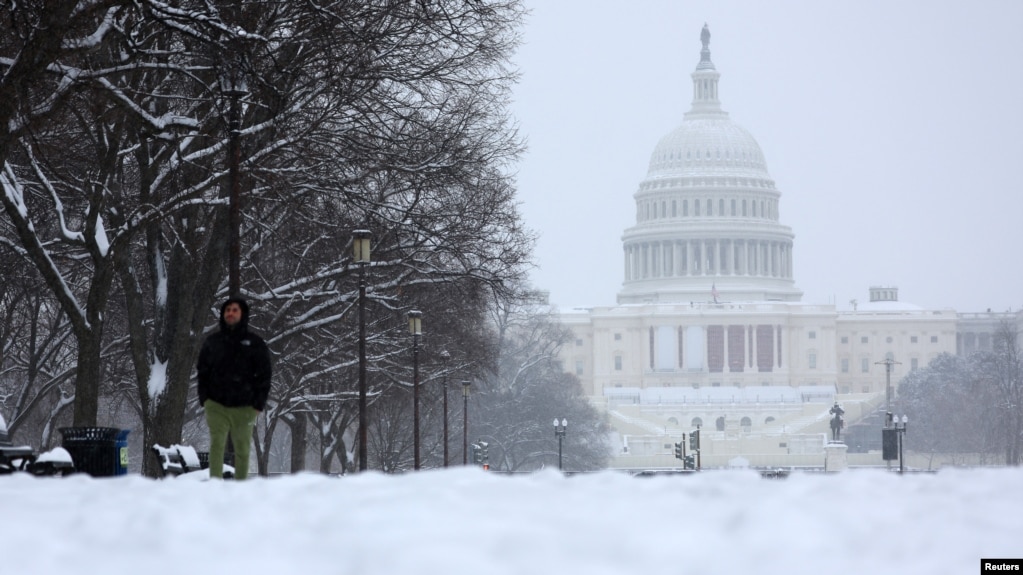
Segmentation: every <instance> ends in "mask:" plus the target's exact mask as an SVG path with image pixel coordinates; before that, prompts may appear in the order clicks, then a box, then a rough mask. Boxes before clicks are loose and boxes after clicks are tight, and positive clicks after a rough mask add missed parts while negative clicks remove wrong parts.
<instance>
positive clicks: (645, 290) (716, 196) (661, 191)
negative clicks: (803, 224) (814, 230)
mask: <svg viewBox="0 0 1023 575" xmlns="http://www.w3.org/2000/svg"><path fill="white" fill-rule="evenodd" d="M700 40H701V42H702V43H703V50H701V51H700V63H699V64H698V65H697V67H696V70H695V71H694V72H693V73H692V75H691V76H692V78H693V101H692V107H691V108H690V110H689V112H687V113H686V115H685V119H684V120H683V121H682V124H681V125H680V126H678V127H677V128H675V129H674V130H672V131H671V132H670V133H668V134H667V135H666V136H664V137H663V138H661V140H660V141H659V142H658V143H657V146H656V147H655V148H654V152H653V154H651V156H650V167H649V169H648V171H647V175H646V178H645V179H644V180H643V181H642V182H641V183H640V185H639V189H638V190H637V191H636V193H635V194H634V198H635V200H636V224H635V225H634V226H631V227H629V228H628V229H626V230H625V233H624V234H623V235H622V245H623V251H624V257H625V262H624V263H625V281H624V282H623V284H622V289H621V291H619V292H618V303H619V304H629V303H646V302H686V301H689V302H692V301H704V300H706V301H714V302H719V301H724V302H736V301H799V300H800V299H801V298H802V292H801V291H799V290H798V289H797V288H796V286H795V282H794V278H793V259H792V247H793V238H794V236H793V234H792V230H791V229H790V228H789V227H788V226H786V225H784V224H783V223H781V220H780V215H779V202H780V197H781V193H780V192H779V191H778V190H777V189H776V188H775V184H774V181H773V180H772V179H771V175H770V174H769V173H768V171H767V163H766V162H765V161H764V154H763V152H762V151H761V150H760V145H759V144H757V141H756V140H755V139H754V138H753V136H752V135H751V134H750V133H749V132H747V131H746V130H745V129H744V128H743V127H741V126H739V125H738V124H736V123H735V122H733V121H732V120H731V119H729V117H728V113H727V112H725V111H724V110H722V109H721V101H720V100H719V92H718V84H719V80H720V77H721V75H720V74H719V73H718V71H717V69H716V68H715V67H714V63H713V62H712V61H711V59H710V46H709V44H710V31H709V30H708V29H707V27H706V26H704V29H703V31H702V33H701V35H700Z"/></svg>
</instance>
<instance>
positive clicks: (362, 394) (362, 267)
mask: <svg viewBox="0 0 1023 575" xmlns="http://www.w3.org/2000/svg"><path fill="white" fill-rule="evenodd" d="M370 235H371V234H370V231H369V230H355V231H354V232H352V236H353V237H352V250H353V254H352V259H353V260H354V261H355V263H357V264H359V471H366V462H367V455H368V454H367V453H366V451H367V441H366V437H367V436H366V426H367V423H366V264H368V263H369V261H370V251H369V250H370V241H369V238H370Z"/></svg>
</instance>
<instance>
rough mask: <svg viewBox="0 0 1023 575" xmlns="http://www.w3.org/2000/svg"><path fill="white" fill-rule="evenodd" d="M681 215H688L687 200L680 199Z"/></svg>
mask: <svg viewBox="0 0 1023 575" xmlns="http://www.w3.org/2000/svg"><path fill="white" fill-rule="evenodd" d="M682 215H683V216H689V200H682Z"/></svg>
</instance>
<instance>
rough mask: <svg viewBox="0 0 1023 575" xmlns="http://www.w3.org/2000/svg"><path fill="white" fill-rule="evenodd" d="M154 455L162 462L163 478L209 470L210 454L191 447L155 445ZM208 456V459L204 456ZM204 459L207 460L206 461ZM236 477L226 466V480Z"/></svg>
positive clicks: (231, 469) (229, 467)
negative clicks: (201, 452)
mask: <svg viewBox="0 0 1023 575" xmlns="http://www.w3.org/2000/svg"><path fill="white" fill-rule="evenodd" d="M153 453H155V454H156V458H157V460H158V461H159V462H160V471H161V473H162V475H163V477H177V476H179V475H184V474H186V473H192V472H195V471H201V470H203V469H208V468H209V461H208V454H206V453H203V454H200V453H199V452H197V451H196V450H195V448H194V447H192V446H190V445H171V446H170V447H163V446H162V445H153ZM203 455H206V456H207V458H203V457H202V456H203ZM204 459H206V460H205V461H204ZM233 477H234V468H233V467H231V466H230V465H224V478H225V479H230V478H233Z"/></svg>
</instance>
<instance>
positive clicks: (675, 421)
mask: <svg viewBox="0 0 1023 575" xmlns="http://www.w3.org/2000/svg"><path fill="white" fill-rule="evenodd" d="M668 423H670V424H672V425H678V419H676V418H674V417H669V418H668Z"/></svg>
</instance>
